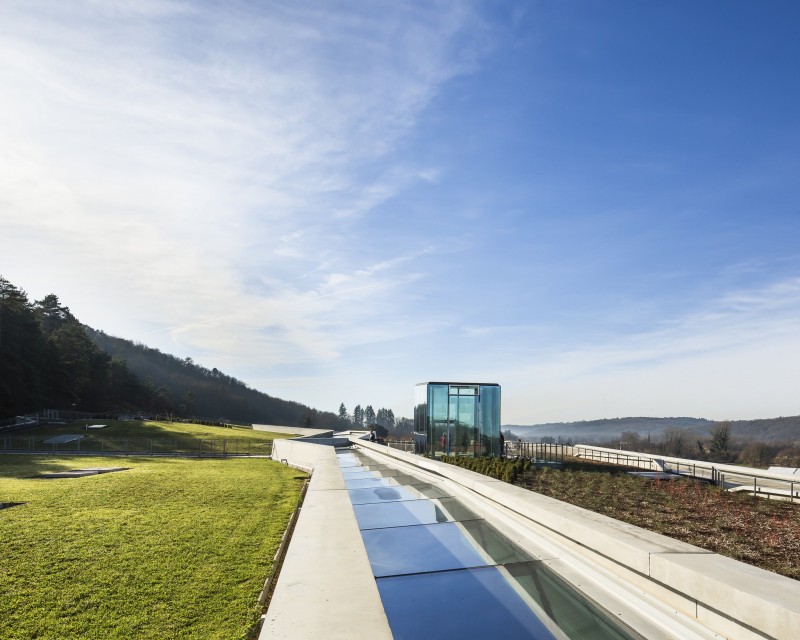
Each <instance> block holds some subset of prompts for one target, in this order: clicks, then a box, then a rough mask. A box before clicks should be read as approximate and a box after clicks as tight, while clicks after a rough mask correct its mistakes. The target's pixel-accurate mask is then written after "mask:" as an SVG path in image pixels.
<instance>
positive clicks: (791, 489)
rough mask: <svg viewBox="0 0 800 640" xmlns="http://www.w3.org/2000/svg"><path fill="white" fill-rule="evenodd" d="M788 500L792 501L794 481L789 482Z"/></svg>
mask: <svg viewBox="0 0 800 640" xmlns="http://www.w3.org/2000/svg"><path fill="white" fill-rule="evenodd" d="M789 502H794V482H790V483H789Z"/></svg>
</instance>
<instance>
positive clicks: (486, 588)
mask: <svg viewBox="0 0 800 640" xmlns="http://www.w3.org/2000/svg"><path fill="white" fill-rule="evenodd" d="M377 583H378V591H379V592H380V594H381V600H382V601H383V606H384V609H385V611H386V615H387V617H388V619H389V625H390V626H391V629H392V635H393V637H394V638H395V639H396V640H405V639H409V640H418V639H419V638H426V639H436V640H438V639H440V638H441V639H443V640H444V639H447V640H449V639H451V638H459V639H463V640H472V639H473V638H475V639H476V640H477V639H479V640H488V639H489V638H503V639H512V638H513V639H516V638H534V639H541V640H544V639H548V640H549V639H553V638H555V636H554V635H553V634H552V633H551V632H550V631H549V630H548V628H547V626H546V625H545V623H543V622H542V621H541V620H539V618H537V617H536V615H535V614H534V613H533V611H532V610H531V609H530V607H528V606H527V605H526V604H525V602H524V601H523V599H522V598H521V597H520V596H519V595H518V594H517V593H516V592H515V591H514V589H513V588H512V587H511V585H509V583H508V582H507V581H506V580H505V579H504V578H503V576H502V575H500V573H499V571H498V570H497V569H496V568H495V567H484V568H479V569H467V570H461V571H445V572H442V573H427V574H416V575H406V576H395V577H391V578H379V579H378V580H377Z"/></svg>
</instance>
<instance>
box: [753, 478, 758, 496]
mask: <svg viewBox="0 0 800 640" xmlns="http://www.w3.org/2000/svg"><path fill="white" fill-rule="evenodd" d="M756 491H758V487H756V478H753V497H754V498H755V497H756Z"/></svg>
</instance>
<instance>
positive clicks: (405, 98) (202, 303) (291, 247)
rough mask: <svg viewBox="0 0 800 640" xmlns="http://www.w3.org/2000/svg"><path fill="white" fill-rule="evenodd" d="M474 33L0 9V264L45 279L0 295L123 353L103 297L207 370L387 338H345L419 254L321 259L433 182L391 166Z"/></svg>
mask: <svg viewBox="0 0 800 640" xmlns="http://www.w3.org/2000/svg"><path fill="white" fill-rule="evenodd" d="M478 22H479V20H478V17H477V14H476V13H475V12H474V11H473V10H472V9H471V8H470V6H469V5H465V4H463V3H449V4H447V5H442V6H441V7H439V6H430V7H428V6H427V5H419V6H415V7H411V6H405V5H384V6H381V7H377V6H376V7H370V6H369V5H364V6H362V7H360V8H359V10H358V11H355V10H354V8H353V7H351V6H349V5H347V4H346V3H328V2H320V3H308V2H306V3H302V4H298V3H270V4H268V5H263V6H261V5H257V4H255V5H254V4H252V3H237V2H234V3H229V4H227V5H219V6H215V5H209V4H207V3H195V2H180V1H166V0H165V1H159V0H151V1H149V2H122V1H120V2H110V1H108V2H97V3H90V4H85V5H77V6H70V7H67V6H66V5H64V4H63V3H58V2H50V1H42V2H30V3H10V4H6V5H4V7H3V8H2V9H0V23H2V25H4V26H3V27H0V56H2V58H3V60H4V65H3V67H2V70H0V86H2V89H0V91H2V98H1V99H0V122H1V123H2V124H0V135H1V136H2V139H3V146H2V150H0V193H2V194H3V196H2V201H0V221H1V222H2V226H3V230H4V236H5V237H4V248H7V249H8V250H9V253H7V254H6V255H7V256H8V257H9V261H10V263H11V264H14V263H19V261H22V260H25V259H26V256H28V255H30V252H31V250H32V249H33V247H34V246H35V247H36V250H37V251H38V252H41V253H42V254H45V255H47V256H48V262H49V264H50V265H52V266H51V267H50V268H43V267H40V268H38V269H37V268H31V267H30V265H27V266H26V268H25V274H24V278H22V277H20V278H19V279H20V280H24V284H25V285H26V286H28V287H29V288H31V289H34V290H35V292H36V293H37V294H43V293H45V292H49V291H51V290H53V291H57V292H58V293H59V294H60V295H61V296H62V297H63V298H64V299H65V300H66V301H68V303H69V304H71V305H72V306H73V309H74V310H75V311H76V312H77V313H78V314H79V316H80V317H81V318H82V319H83V320H85V321H86V322H89V323H92V324H96V325H98V326H100V327H102V328H104V329H106V330H108V331H111V332H115V331H117V332H120V333H122V332H124V331H126V330H127V329H128V327H129V325H128V324H126V323H125V322H124V321H120V320H119V318H115V316H116V314H114V313H109V312H108V311H107V310H106V311H104V310H103V308H102V307H99V306H98V305H97V296H100V295H102V297H103V300H104V301H105V303H106V304H107V305H108V306H110V307H116V308H120V307H124V308H125V309H126V312H127V313H129V314H131V316H133V317H134V318H135V317H138V318H139V319H140V320H141V321H145V320H146V319H148V318H149V319H150V321H151V324H152V318H153V316H157V317H158V320H157V321H156V324H157V325H158V324H159V323H160V324H161V326H164V327H171V330H170V331H169V333H168V335H170V336H171V338H172V340H173V343H172V344H171V345H170V344H164V343H162V344H161V345H160V346H162V347H164V348H168V349H170V350H178V351H181V350H186V351H191V352H196V351H198V350H199V351H200V352H203V353H207V354H208V355H209V357H212V358H221V357H230V358H236V357H238V356H241V357H245V356H247V357H258V358H262V359H264V360H267V361H271V362H281V361H287V360H293V359H306V358H311V359H313V358H323V359H325V358H331V357H335V356H336V355H337V354H338V353H340V352H341V350H342V349H345V348H347V347H348V346H349V345H351V344H358V343H361V342H363V341H365V340H370V339H383V338H384V337H385V336H386V335H387V333H391V332H400V333H402V332H403V328H402V326H400V325H393V326H391V327H385V328H384V329H383V330H382V331H376V330H374V329H372V328H369V329H367V328H365V323H367V322H368V321H369V320H370V319H371V318H374V316H375V314H376V313H384V314H395V313H397V312H398V310H399V309H400V308H399V307H398V305H402V304H403V300H404V299H405V298H404V294H403V286H404V285H406V284H408V283H409V282H412V281H413V280H414V279H415V278H417V277H418V274H417V273H415V272H414V270H407V269H405V268H404V265H406V264H407V262H408V261H409V259H410V257H409V256H417V257H420V256H423V255H424V254H425V252H426V250H427V249H426V247H425V246H424V245H420V246H418V247H406V248H404V249H398V250H397V251H395V252H393V253H390V254H389V255H388V256H386V257H385V259H383V260H379V261H375V260H374V259H373V258H372V257H371V256H370V255H368V254H363V253H362V252H359V251H352V250H350V249H349V248H348V247H347V246H337V244H336V243H337V242H338V241H341V240H343V239H346V240H347V242H349V243H354V244H355V245H356V246H358V244H359V243H364V242H366V241H367V239H366V238H365V237H364V235H363V234H364V231H363V230H362V229H360V228H359V227H358V226H357V218H358V216H364V215H368V214H369V213H370V212H371V211H373V210H374V209H375V207H377V206H379V205H381V204H382V203H385V202H386V201H387V200H390V199H392V198H393V197H395V196H396V195H397V194H398V193H400V192H402V191H403V190H404V189H406V188H407V187H408V186H409V185H412V184H414V183H415V182H420V181H430V180H431V179H434V178H435V176H436V175H437V170H436V169H435V168H432V167H430V166H421V167H414V166H409V165H408V164H407V163H403V164H393V163H394V162H395V160H394V159H393V157H392V153H391V152H392V151H393V149H394V148H395V147H396V146H397V145H398V144H400V143H401V142H402V140H403V138H404V136H405V135H406V133H407V132H408V131H409V130H410V129H411V128H413V127H414V125H415V122H416V120H417V119H418V117H419V116H420V114H421V113H422V112H423V110H424V109H425V108H426V107H427V105H428V104H429V103H430V101H431V100H432V99H433V98H434V97H435V96H436V95H437V92H438V91H439V90H440V87H441V85H442V83H445V82H447V81H448V80H449V79H451V78H453V77H454V76H456V75H459V74H462V73H465V72H467V71H469V69H471V68H472V65H473V64H474V51H475V46H476V45H475V43H474V41H472V40H470V38H471V36H469V33H470V32H474V28H475V27H476V25H478ZM337 218H339V219H341V218H345V219H353V220H352V221H351V222H346V221H345V222H342V221H339V220H337ZM343 225H344V226H343ZM409 249H410V253H408V251H409ZM18 273H19V275H20V276H21V275H22V269H19V270H18ZM6 275H7V276H10V277H13V276H14V275H15V269H14V268H13V267H12V268H11V270H10V271H8V272H6ZM367 294H368V295H367ZM365 298H368V299H369V300H370V304H362V305H358V302H359V300H363V299H365ZM132 322H133V319H132ZM154 331H156V333H152V330H151V333H150V335H159V334H158V333H157V332H158V328H157V327H156V328H155V329H154ZM130 337H136V336H130ZM237 354H238V356H237Z"/></svg>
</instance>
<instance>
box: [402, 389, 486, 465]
mask: <svg viewBox="0 0 800 640" xmlns="http://www.w3.org/2000/svg"><path fill="white" fill-rule="evenodd" d="M414 432H415V434H414V442H415V451H416V452H417V453H421V454H425V455H427V456H429V457H431V458H435V457H437V456H441V455H470V456H499V455H500V385H498V384H484V383H469V382H423V383H420V384H418V385H417V386H416V387H415V389H414Z"/></svg>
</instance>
